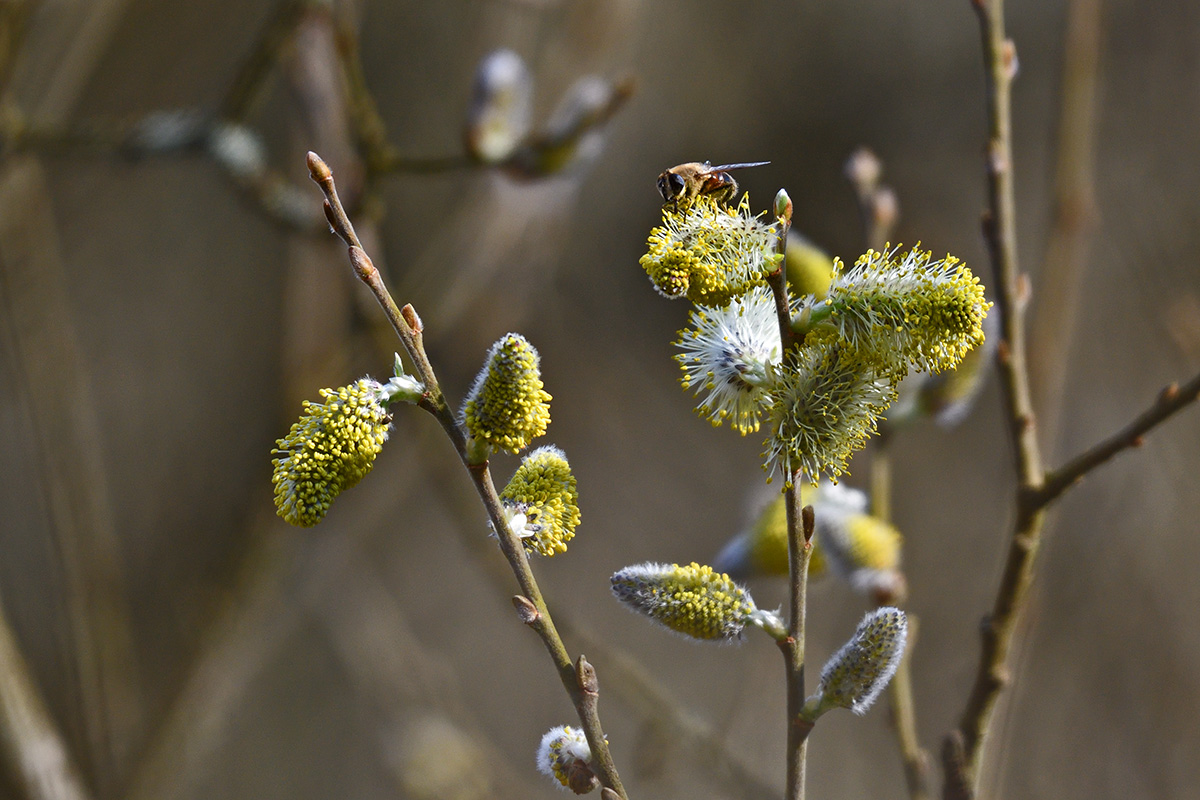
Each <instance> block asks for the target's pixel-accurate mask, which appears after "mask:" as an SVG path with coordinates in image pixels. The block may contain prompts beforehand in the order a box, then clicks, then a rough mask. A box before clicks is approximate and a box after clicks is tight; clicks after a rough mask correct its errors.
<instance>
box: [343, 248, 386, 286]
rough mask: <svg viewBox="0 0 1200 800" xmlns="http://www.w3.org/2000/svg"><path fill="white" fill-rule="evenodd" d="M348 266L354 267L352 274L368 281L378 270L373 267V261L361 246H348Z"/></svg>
mask: <svg viewBox="0 0 1200 800" xmlns="http://www.w3.org/2000/svg"><path fill="white" fill-rule="evenodd" d="M350 266H351V267H353V268H354V274H355V275H357V276H358V277H359V278H360V279H361V280H363V281H369V280H370V279H371V278H372V277H374V276H375V275H377V274H379V270H377V269H375V262H373V261H372V260H371V257H370V256H369V255H367V252H366V251H365V250H363V249H362V248H361V247H355V246H353V245H352V246H351V247H350Z"/></svg>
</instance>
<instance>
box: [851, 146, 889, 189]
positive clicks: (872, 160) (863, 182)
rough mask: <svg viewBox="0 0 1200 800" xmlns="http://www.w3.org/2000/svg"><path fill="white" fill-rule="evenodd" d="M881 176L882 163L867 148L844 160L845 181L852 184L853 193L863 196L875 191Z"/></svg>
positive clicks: (856, 151)
mask: <svg viewBox="0 0 1200 800" xmlns="http://www.w3.org/2000/svg"><path fill="white" fill-rule="evenodd" d="M882 174H883V162H882V161H880V160H879V157H878V156H876V155H875V154H874V153H873V152H871V149H870V148H869V147H860V148H858V149H857V150H855V151H854V152H853V153H851V154H850V158H848V159H846V180H848V181H850V183H852V184H854V189H855V191H857V192H858V193H859V194H861V195H863V196H866V195H869V194H871V193H872V192H874V191H875V187H876V186H877V185H878V184H879V176H880V175H882Z"/></svg>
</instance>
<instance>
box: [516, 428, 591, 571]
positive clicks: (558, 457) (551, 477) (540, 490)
mask: <svg viewBox="0 0 1200 800" xmlns="http://www.w3.org/2000/svg"><path fill="white" fill-rule="evenodd" d="M500 502H501V504H502V505H503V507H504V512H505V515H506V516H507V517H508V520H509V525H510V527H511V528H512V529H513V533H515V534H516V535H517V536H519V537H520V538H521V541H522V543H523V544H524V545H525V549H526V550H529V551H533V552H538V553H541V554H542V555H544V556H553V555H555V554H557V553H565V552H566V550H567V542H569V541H571V539H573V538H574V537H575V528H576V526H578V525H579V519H580V517H579V492H578V489H577V488H576V482H575V476H574V475H572V474H571V465H570V464H568V463H567V458H566V456H565V455H563V452H562V451H561V450H559V449H558V448H557V447H554V446H546V447H539V448H538V449H536V450H534V451H533V452H531V453H530V454H529V455H527V456H525V458H524V459H522V461H521V466H519V467H518V468H517V471H516V472H515V473H514V474H513V477H512V480H510V481H509V482H508V486H506V487H505V488H504V491H503V492H501V493H500Z"/></svg>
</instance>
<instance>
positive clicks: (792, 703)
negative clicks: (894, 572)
mask: <svg viewBox="0 0 1200 800" xmlns="http://www.w3.org/2000/svg"><path fill="white" fill-rule="evenodd" d="M789 477H790V478H791V481H790V483H789V486H788V488H787V526H788V564H789V567H790V569H789V572H790V579H789V592H788V599H789V612H790V613H789V615H788V616H789V619H788V636H787V638H786V639H783V640H781V641H780V642H779V649H780V650H781V651H782V652H783V661H784V668H785V672H786V674H787V793H786V794H785V795H784V797H786V798H787V800H804V782H805V775H806V772H807V760H808V758H807V757H808V734H810V733H811V732H812V729H813V723H812V722H809V721H808V720H806V719H804V718H803V717H802V716H801V714H800V711H801V709H802V708H803V707H804V659H805V654H804V634H805V623H806V621H807V615H808V612H807V608H808V562H809V559H810V557H811V556H812V535H813V524H814V521H815V518H814V516H813V509H812V506H805V507H804V508H803V509H801V508H800V490H799V489H798V488H796V482H797V481H798V480H799V479H800V477H801V476H800V475H799V474H796V475H791V476H789Z"/></svg>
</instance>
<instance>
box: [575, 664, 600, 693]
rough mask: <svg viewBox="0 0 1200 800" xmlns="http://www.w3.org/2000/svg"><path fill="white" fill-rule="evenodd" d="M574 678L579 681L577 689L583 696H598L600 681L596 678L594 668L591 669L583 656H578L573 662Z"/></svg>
mask: <svg viewBox="0 0 1200 800" xmlns="http://www.w3.org/2000/svg"><path fill="white" fill-rule="evenodd" d="M575 677H576V679H577V680H578V681H579V688H580V689H582V690H583V691H584V693H585V694H599V693H600V681H599V680H598V679H597V678H596V668H595V667H593V666H592V665H591V664H590V663H589V662H588V660H587V658H586V657H585V656H582V655H581V656H580V657H579V659H578V660H576V662H575Z"/></svg>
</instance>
